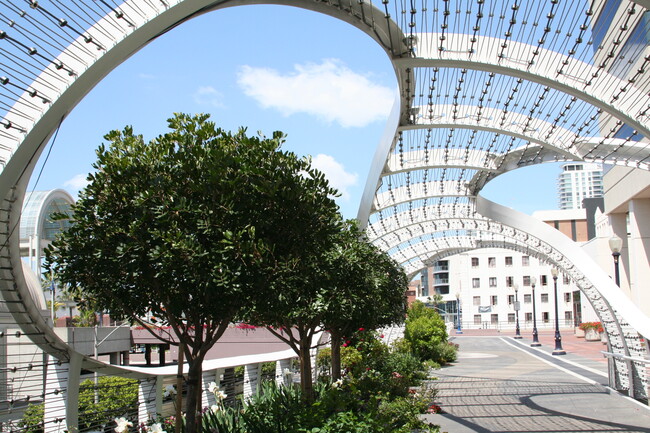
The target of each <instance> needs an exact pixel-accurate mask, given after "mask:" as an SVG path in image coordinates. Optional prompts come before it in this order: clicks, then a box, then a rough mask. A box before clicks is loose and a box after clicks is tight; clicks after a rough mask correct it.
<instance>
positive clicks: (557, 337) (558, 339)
mask: <svg viewBox="0 0 650 433" xmlns="http://www.w3.org/2000/svg"><path fill="white" fill-rule="evenodd" d="M557 274H558V271H557V268H551V275H552V276H553V292H554V295H555V349H553V355H566V352H565V351H564V349H562V336H560V321H559V318H558V316H557Z"/></svg>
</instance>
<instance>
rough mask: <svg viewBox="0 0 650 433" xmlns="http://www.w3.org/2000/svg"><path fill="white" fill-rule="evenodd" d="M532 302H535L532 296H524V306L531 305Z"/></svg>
mask: <svg viewBox="0 0 650 433" xmlns="http://www.w3.org/2000/svg"><path fill="white" fill-rule="evenodd" d="M531 302H533V297H532V295H524V304H530V303H531Z"/></svg>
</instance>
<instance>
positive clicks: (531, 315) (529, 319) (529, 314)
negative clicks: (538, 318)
mask: <svg viewBox="0 0 650 433" xmlns="http://www.w3.org/2000/svg"><path fill="white" fill-rule="evenodd" d="M532 321H533V313H526V322H532Z"/></svg>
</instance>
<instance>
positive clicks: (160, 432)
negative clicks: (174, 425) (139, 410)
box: [148, 422, 167, 433]
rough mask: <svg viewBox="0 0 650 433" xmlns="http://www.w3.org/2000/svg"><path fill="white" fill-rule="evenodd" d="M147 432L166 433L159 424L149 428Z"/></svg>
mask: <svg viewBox="0 0 650 433" xmlns="http://www.w3.org/2000/svg"><path fill="white" fill-rule="evenodd" d="M148 431H149V433H167V432H166V431H165V430H163V428H162V425H161V424H160V423H159V422H157V423H155V424H153V425H151V426H149V428H148Z"/></svg>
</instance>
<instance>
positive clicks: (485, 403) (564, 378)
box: [424, 330, 650, 433]
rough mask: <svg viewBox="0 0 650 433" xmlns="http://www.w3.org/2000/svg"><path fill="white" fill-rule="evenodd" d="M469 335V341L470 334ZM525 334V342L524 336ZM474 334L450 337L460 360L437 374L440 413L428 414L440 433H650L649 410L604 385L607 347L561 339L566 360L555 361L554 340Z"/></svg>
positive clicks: (570, 337)
mask: <svg viewBox="0 0 650 433" xmlns="http://www.w3.org/2000/svg"><path fill="white" fill-rule="evenodd" d="M470 334H471V335H470ZM526 334H528V335H526ZM513 336H514V332H503V333H499V332H496V331H491V332H488V331H478V332H477V331H473V330H472V331H469V332H468V333H466V334H465V333H464V334H463V335H458V336H455V335H453V333H452V336H451V338H452V339H453V341H454V342H455V343H457V344H459V346H460V351H459V357H458V361H457V362H455V363H454V364H452V365H451V366H447V367H443V368H441V369H440V370H438V371H437V372H436V374H437V376H438V380H437V381H436V383H435V386H436V388H437V389H438V396H437V399H436V403H437V404H439V406H440V407H441V408H442V409H443V411H444V413H443V414H437V415H425V416H424V417H425V419H427V420H428V421H430V422H433V423H434V424H438V425H440V426H441V432H449V433H472V432H479V433H492V432H494V433H496V432H518V433H521V432H563V433H568V432H648V433H650V408H648V407H647V406H644V405H642V404H641V403H639V402H636V401H634V400H632V399H629V398H627V397H623V396H621V395H620V394H618V393H617V392H614V391H612V390H610V389H608V388H606V387H605V386H603V385H606V384H607V382H608V379H607V361H606V359H605V358H603V356H602V354H600V351H601V350H604V349H605V346H604V345H603V344H602V343H600V342H588V341H584V339H582V338H577V337H576V336H575V335H573V332H572V331H571V330H566V331H565V335H562V346H563V348H564V349H565V350H566V351H567V354H566V355H561V356H553V355H551V352H552V351H553V349H554V347H555V344H554V333H553V332H549V331H548V330H544V332H542V333H541V334H540V335H539V341H540V342H541V343H542V346H540V347H535V348H532V347H530V343H531V342H532V336H531V335H530V333H523V334H522V337H523V338H522V339H521V340H515V339H513V338H512V337H513Z"/></svg>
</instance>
